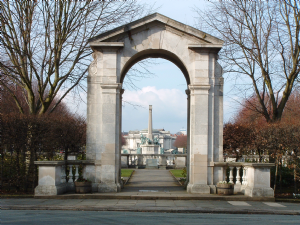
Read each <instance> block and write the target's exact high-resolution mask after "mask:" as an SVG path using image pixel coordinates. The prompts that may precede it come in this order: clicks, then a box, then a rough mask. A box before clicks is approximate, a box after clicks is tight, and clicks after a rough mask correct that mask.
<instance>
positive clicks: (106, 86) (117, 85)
mask: <svg viewBox="0 0 300 225" xmlns="http://www.w3.org/2000/svg"><path fill="white" fill-rule="evenodd" d="M100 86H101V88H102V89H118V90H124V89H122V84H121V83H115V84H109V83H108V84H107V83H106V84H105V83H100Z"/></svg>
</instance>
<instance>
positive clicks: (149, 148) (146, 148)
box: [140, 144, 159, 154]
mask: <svg viewBox="0 0 300 225" xmlns="http://www.w3.org/2000/svg"><path fill="white" fill-rule="evenodd" d="M140 147H141V148H142V154H159V153H158V150H159V145H154V144H146V145H141V146H140Z"/></svg>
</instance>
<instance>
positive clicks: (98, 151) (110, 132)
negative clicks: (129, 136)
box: [86, 42, 124, 192]
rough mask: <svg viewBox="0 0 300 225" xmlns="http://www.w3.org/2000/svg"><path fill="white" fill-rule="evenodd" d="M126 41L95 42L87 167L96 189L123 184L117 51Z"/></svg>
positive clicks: (117, 187) (110, 189)
mask: <svg viewBox="0 0 300 225" xmlns="http://www.w3.org/2000/svg"><path fill="white" fill-rule="evenodd" d="M122 46H124V44H123V43H106V42H103V43H101V42H100V43H93V44H91V47H92V49H93V50H94V53H93V58H94V61H93V62H92V63H91V65H90V67H89V77H88V110H87V159H93V160H95V164H94V165H90V166H88V168H86V176H87V178H89V179H91V180H92V181H93V191H94V192H95V191H98V192H117V191H120V190H121V185H120V167H121V164H120V149H121V146H120V145H121V143H120V138H121V133H120V132H121V131H120V129H121V127H120V123H121V117H120V116H121V115H120V114H121V112H120V110H121V108H120V105H121V90H122V85H121V84H120V83H117V50H118V49H119V48H120V47H122Z"/></svg>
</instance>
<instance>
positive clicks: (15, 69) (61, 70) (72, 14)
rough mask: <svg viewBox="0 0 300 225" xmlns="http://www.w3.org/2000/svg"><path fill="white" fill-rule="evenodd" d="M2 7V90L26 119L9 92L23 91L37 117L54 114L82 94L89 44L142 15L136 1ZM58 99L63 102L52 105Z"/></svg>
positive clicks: (27, 3) (23, 3)
mask: <svg viewBox="0 0 300 225" xmlns="http://www.w3.org/2000/svg"><path fill="white" fill-rule="evenodd" d="M0 4H1V17H0V21H1V32H2V34H1V38H0V52H1V59H0V70H1V79H0V84H1V86H2V87H3V88H5V89H6V90H7V91H8V92H9V93H10V94H11V96H12V97H13V98H14V101H15V103H16V105H17V107H18V109H19V111H20V113H24V112H25V111H26V109H24V106H23V104H21V102H20V101H21V100H20V99H19V98H18V96H16V95H15V94H14V93H15V92H14V91H13V90H11V87H13V86H18V87H20V88H21V89H22V91H23V95H24V96H25V97H26V103H27V104H26V105H27V107H28V111H29V112H30V114H34V115H37V114H44V113H45V112H47V111H48V112H52V111H53V110H54V109H55V108H56V107H57V106H58V105H59V103H60V102H61V101H62V99H63V98H64V97H65V96H66V95H68V94H69V93H70V92H71V91H74V90H76V88H83V87H82V84H81V81H82V80H83V79H84V78H85V77H86V73H87V68H88V65H89V63H90V61H91V58H90V55H91V53H92V52H91V49H90V48H89V46H88V43H87V39H89V38H91V37H93V36H95V35H98V34H99V33H101V32H104V31H106V30H108V29H111V28H113V27H115V26H118V25H120V24H123V23H126V22H129V21H131V20H132V19H134V18H136V17H138V16H139V15H141V14H142V13H143V10H144V6H142V5H140V4H138V3H137V2H136V1H7V0H5V1H1V3H0ZM34 82H36V83H37V85H33V84H34ZM11 84H14V85H11ZM55 97H59V100H58V101H57V102H56V103H55V104H52V105H51V103H52V101H53V99H55Z"/></svg>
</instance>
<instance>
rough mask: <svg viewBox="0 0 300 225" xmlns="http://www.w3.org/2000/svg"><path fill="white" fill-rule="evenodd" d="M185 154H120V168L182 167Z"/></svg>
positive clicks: (184, 162) (184, 164)
mask: <svg viewBox="0 0 300 225" xmlns="http://www.w3.org/2000/svg"><path fill="white" fill-rule="evenodd" d="M186 157H187V155H186V154H122V155H121V166H122V168H140V169H141V168H157V169H166V168H184V167H186Z"/></svg>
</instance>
